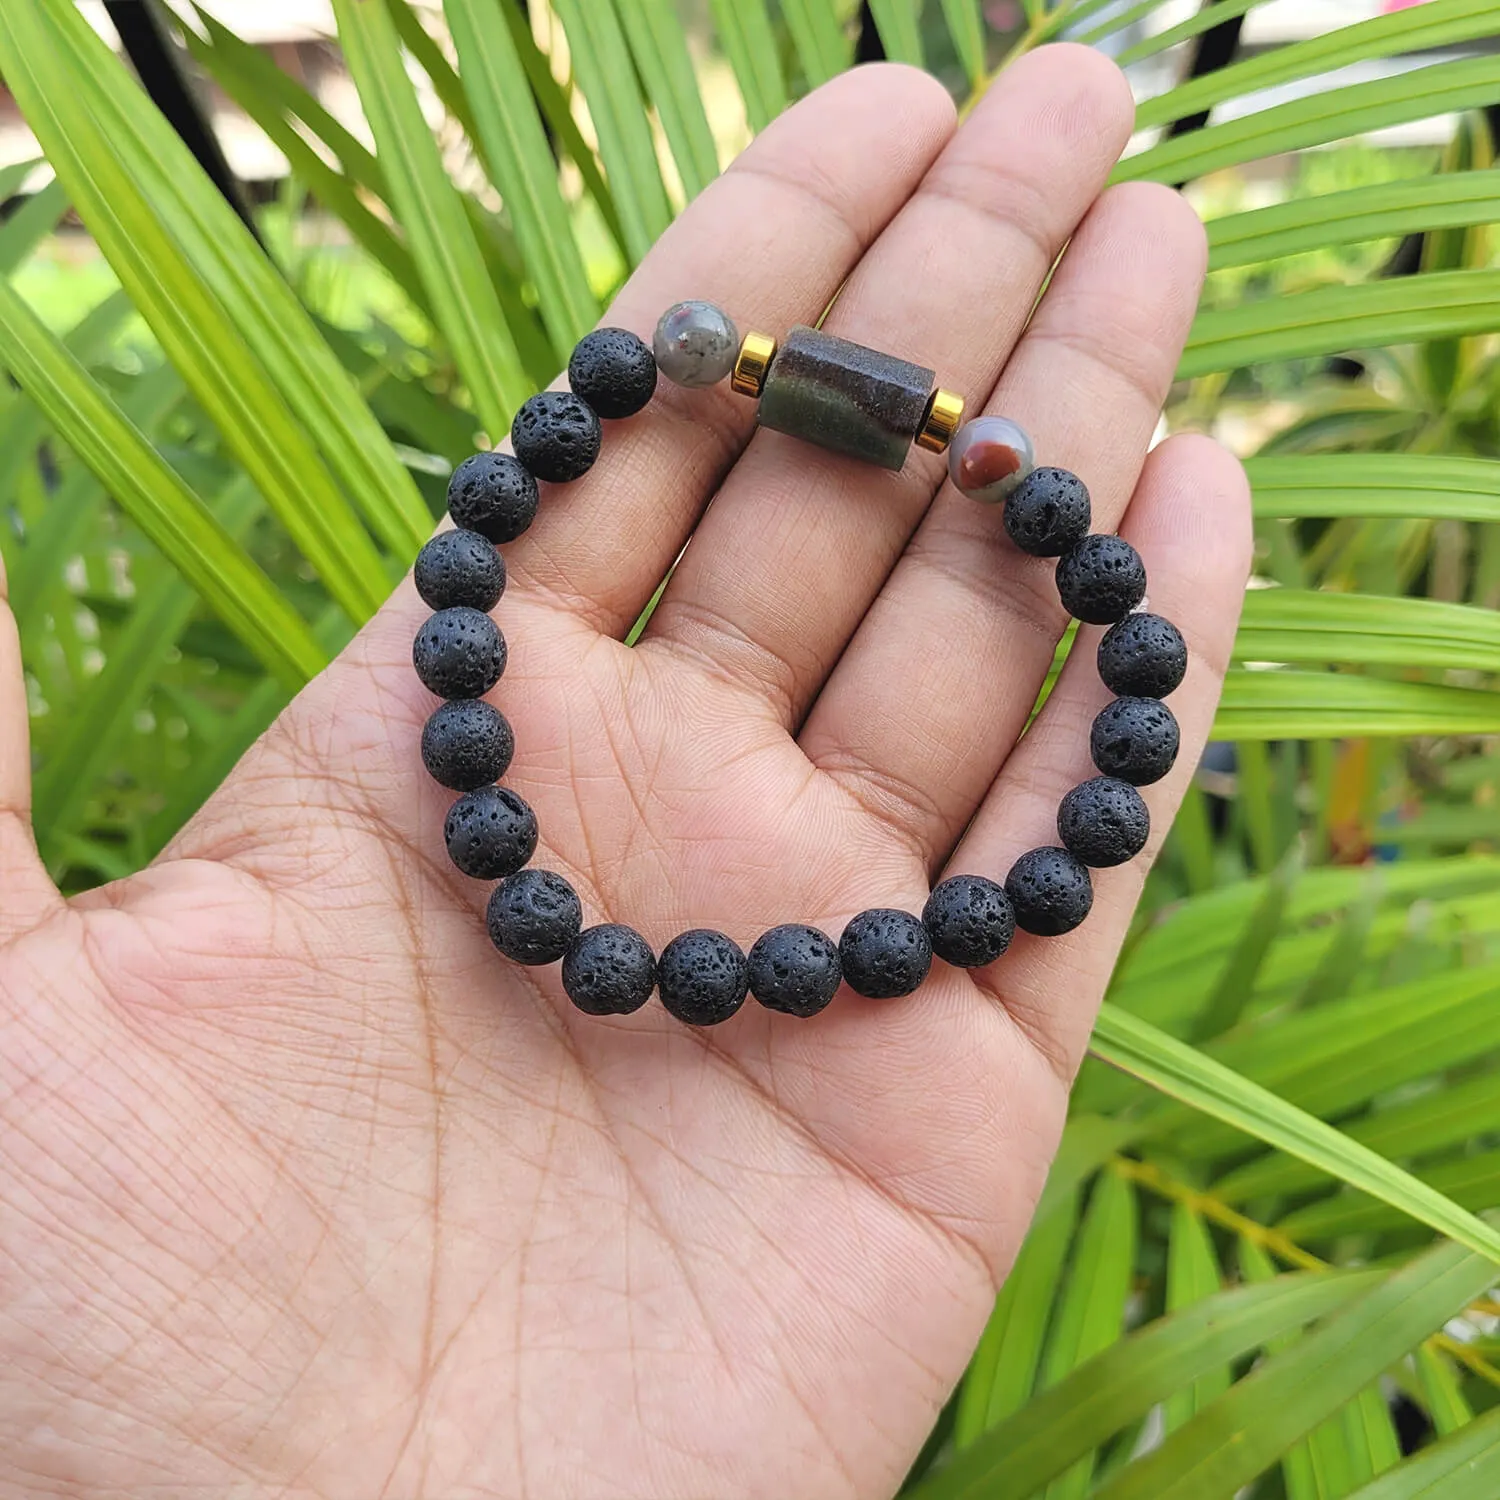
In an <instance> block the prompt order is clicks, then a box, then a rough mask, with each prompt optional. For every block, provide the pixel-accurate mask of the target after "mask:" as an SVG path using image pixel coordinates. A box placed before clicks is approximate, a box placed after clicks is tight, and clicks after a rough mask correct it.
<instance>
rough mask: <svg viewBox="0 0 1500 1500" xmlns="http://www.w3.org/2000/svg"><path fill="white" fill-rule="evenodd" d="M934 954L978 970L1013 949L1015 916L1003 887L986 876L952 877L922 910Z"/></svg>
mask: <svg viewBox="0 0 1500 1500" xmlns="http://www.w3.org/2000/svg"><path fill="white" fill-rule="evenodd" d="M922 925H923V926H924V927H925V928H926V929H927V936H928V937H929V938H930V939H931V940H932V951H933V952H934V953H936V954H937V956H938V957H939V958H940V959H942V960H943V962H944V963H946V964H953V965H954V966H955V967H957V968H960V969H977V968H980V967H981V966H983V965H984V964H992V963H994V961H995V960H996V959H997V958H999V957H1000V955H1001V954H1002V953H1004V952H1005V950H1006V949H1007V948H1009V947H1010V940H1011V938H1013V937H1014V936H1015V932H1016V914H1015V911H1014V909H1013V908H1012V907H1011V904H1010V897H1009V896H1007V895H1006V894H1005V890H1004V888H1003V887H1002V886H999V885H996V884H995V882H994V881H993V880H986V879H985V877H984V876H983V875H951V876H949V878H948V879H947V880H945V881H943V882H942V883H941V884H940V885H938V886H936V887H934V889H933V892H932V894H931V895H930V896H929V897H928V898H927V905H926V906H924V907H923V908H922Z"/></svg>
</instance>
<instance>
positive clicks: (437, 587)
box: [412, 531, 505, 611]
mask: <svg viewBox="0 0 1500 1500" xmlns="http://www.w3.org/2000/svg"><path fill="white" fill-rule="evenodd" d="M412 581H413V582H414V583H415V584H416V586H417V592H418V593H419V594H420V595H421V596H422V600H423V602H424V603H425V604H427V605H428V606H429V608H432V609H452V608H453V606H454V605H456V604H466V605H468V607H469V608H470V609H477V610H484V611H487V610H491V609H493V608H494V607H495V606H496V605H497V604H498V603H499V602H500V596H501V594H503V593H504V592H505V563H504V561H503V560H502V558H501V556H500V554H499V553H498V552H496V551H495V548H494V546H493V545H492V543H491V542H490V540H489V538H488V537H483V536H480V534H479V533H478V532H477V531H440V532H438V534H437V535H436V536H435V537H433V538H432V539H431V540H430V541H429V542H428V543H427V545H426V546H425V547H423V548H422V550H421V551H420V552H419V553H417V563H416V566H415V567H414V568H413V569H412Z"/></svg>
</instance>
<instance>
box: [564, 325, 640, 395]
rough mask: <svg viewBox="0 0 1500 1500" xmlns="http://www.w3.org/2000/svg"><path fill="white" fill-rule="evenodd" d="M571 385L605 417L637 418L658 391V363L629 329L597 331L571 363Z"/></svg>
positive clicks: (576, 351) (585, 339) (579, 346)
mask: <svg viewBox="0 0 1500 1500" xmlns="http://www.w3.org/2000/svg"><path fill="white" fill-rule="evenodd" d="M568 384H569V385H570V386H572V387H573V394H574V395H575V396H582V397H583V399H584V400H585V401H587V402H588V404H589V405H590V406H592V407H593V408H594V410H595V411H596V412H598V414H599V415H600V416H601V417H633V416H634V415H635V414H636V412H638V411H639V410H640V409H641V408H642V407H643V406H644V405H645V404H646V403H647V402H648V401H649V400H650V399H651V397H652V395H653V394H654V393H655V391H656V360H655V359H654V358H652V355H651V351H650V349H648V348H647V347H646V345H645V344H644V343H643V342H642V341H641V340H640V339H638V338H637V337H636V336H635V335H634V334H633V333H631V332H630V331H629V330H628V329H625V328H596V329H595V330H594V331H593V332H592V333H586V334H584V336H583V337H582V338H581V339H579V341H578V343H577V345H576V346H575V347H574V349H573V356H572V358H571V359H569V361H568Z"/></svg>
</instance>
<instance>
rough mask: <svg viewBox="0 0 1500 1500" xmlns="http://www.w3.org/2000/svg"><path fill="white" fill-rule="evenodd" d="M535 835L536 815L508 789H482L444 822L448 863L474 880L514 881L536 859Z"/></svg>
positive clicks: (457, 805)
mask: <svg viewBox="0 0 1500 1500" xmlns="http://www.w3.org/2000/svg"><path fill="white" fill-rule="evenodd" d="M486 706H487V705H486ZM438 712H439V713H441V712H442V710H441V709H439V710H438ZM509 758H510V757H509V756H507V757H506V759H507V760H509ZM536 834H537V828H536V814H535V813H534V812H532V810H531V808H530V806H529V805H528V804H527V802H526V801H525V799H524V798H521V797H518V796H517V795H516V794H515V793H514V792H513V791H511V789H510V788H509V787H506V786H481V787H478V788H477V789H475V790H474V791H472V792H470V793H468V795H467V796H463V797H460V798H459V799H458V801H457V802H455V803H454V804H453V806H452V807H450V808H449V809H448V816H447V818H446V819H445V820H444V822H443V839H444V841H445V842H446V843H447V845H448V857H449V858H450V859H451V860H452V861H453V863H454V864H455V865H457V866H458V868H459V869H460V870H462V871H463V873H464V874H465V875H472V876H473V877H474V879H475V880H504V879H505V877H506V876H507V875H514V874H515V873H516V871H517V870H519V869H521V868H522V867H523V866H524V865H525V863H526V861H527V860H528V859H530V858H531V856H532V855H533V854H535V853H536Z"/></svg>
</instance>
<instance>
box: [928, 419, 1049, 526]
mask: <svg viewBox="0 0 1500 1500" xmlns="http://www.w3.org/2000/svg"><path fill="white" fill-rule="evenodd" d="M1035 463H1036V457H1035V454H1034V453H1033V451H1032V446H1031V439H1030V438H1029V437H1028V436H1027V435H1026V430H1025V429H1024V428H1023V427H1020V426H1018V425H1017V424H1016V423H1015V422H1012V421H1011V420H1010V418H1009V417H975V418H974V420H973V421H972V422H965V423H964V425H963V426H962V427H960V428H959V429H958V433H957V435H956V436H955V437H954V439H953V441H952V442H951V443H950V444H949V445H948V478H949V479H951V480H952V481H953V488H954V489H956V490H957V491H958V492H959V494H960V495H964V496H966V497H967V498H968V499H970V500H977V501H979V503H980V504H981V505H999V504H1000V502H1001V501H1002V500H1004V499H1005V498H1006V497H1007V496H1008V495H1010V494H1012V493H1014V491H1015V490H1016V488H1017V486H1019V485H1020V483H1021V481H1022V480H1024V479H1025V478H1026V476H1027V475H1028V474H1030V473H1031V471H1032V468H1033V466H1034V465H1035Z"/></svg>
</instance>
